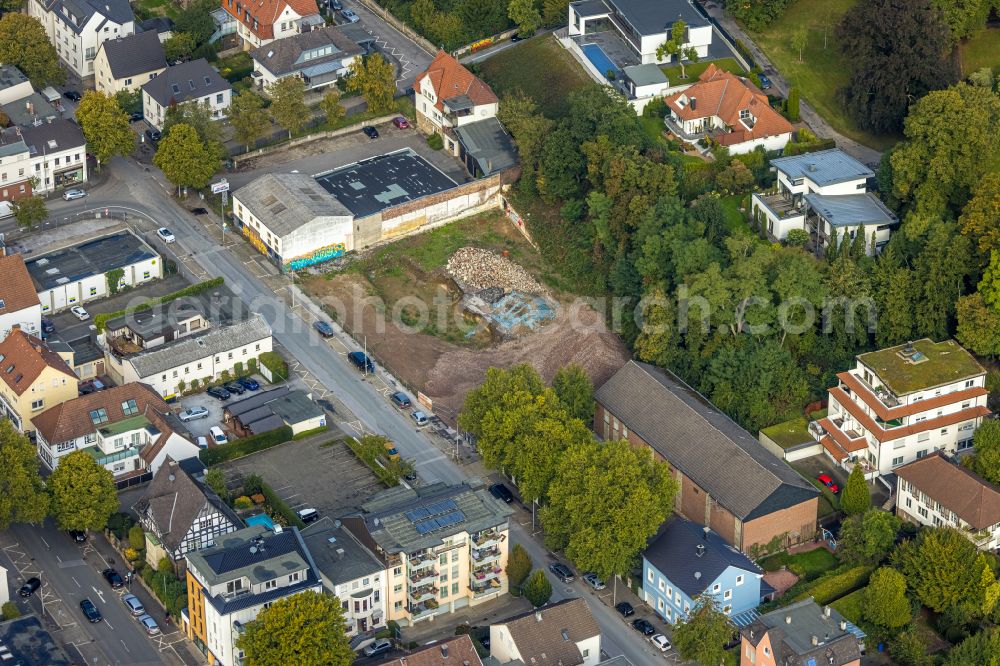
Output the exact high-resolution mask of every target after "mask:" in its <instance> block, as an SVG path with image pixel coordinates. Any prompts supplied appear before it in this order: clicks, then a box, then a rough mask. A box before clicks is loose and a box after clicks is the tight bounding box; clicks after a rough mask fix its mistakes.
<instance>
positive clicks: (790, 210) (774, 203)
mask: <svg viewBox="0 0 1000 666" xmlns="http://www.w3.org/2000/svg"><path fill="white" fill-rule="evenodd" d="M753 198H754V199H755V200H757V201H759V202H760V203H761V204H762V205H763V206H764V207H765V208H767V209H768V210H769V211H771V214H772V215H774V217H776V218H778V219H779V220H780V219H784V218H789V217H801V216H802V215H805V213H804V212H803V211H802V209H801V208H798V207H797V206H796V205H795V203H794V202H793V201H792V200H791V199H789V198H788V197H787V196H786V195H784V194H781V193H774V194H763V193H760V192H757V193H755V194H754V195H753Z"/></svg>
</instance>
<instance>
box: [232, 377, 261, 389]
mask: <svg viewBox="0 0 1000 666" xmlns="http://www.w3.org/2000/svg"><path fill="white" fill-rule="evenodd" d="M236 381H238V382H239V383H240V386H242V387H243V388H245V389H246V390H248V391H256V390H258V389H260V382H258V381H257V380H256V379H254V378H253V377H240V378H239V379H237V380H236Z"/></svg>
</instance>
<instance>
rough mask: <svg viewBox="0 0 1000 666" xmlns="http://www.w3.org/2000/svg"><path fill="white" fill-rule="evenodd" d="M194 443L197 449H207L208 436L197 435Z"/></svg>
mask: <svg viewBox="0 0 1000 666" xmlns="http://www.w3.org/2000/svg"><path fill="white" fill-rule="evenodd" d="M195 444H197V445H198V448H199V449H207V448H208V437H205V436H204V435H200V436H199V437H198V441H197V442H195Z"/></svg>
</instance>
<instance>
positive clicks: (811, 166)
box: [808, 162, 816, 171]
mask: <svg viewBox="0 0 1000 666" xmlns="http://www.w3.org/2000/svg"><path fill="white" fill-rule="evenodd" d="M808 169H809V171H815V170H816V163H815V162H810V163H809V166H808Z"/></svg>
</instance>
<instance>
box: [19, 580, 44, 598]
mask: <svg viewBox="0 0 1000 666" xmlns="http://www.w3.org/2000/svg"><path fill="white" fill-rule="evenodd" d="M41 586H42V581H41V580H40V579H38V578H29V579H28V580H26V581H24V585H22V586H21V589H19V590H18V591H17V593H18V594H20V595H21V596H22V597H30V596H31V595H33V594H34V593H35V590H37V589H38V588H40V587H41Z"/></svg>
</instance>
